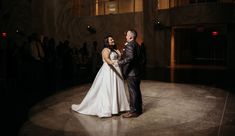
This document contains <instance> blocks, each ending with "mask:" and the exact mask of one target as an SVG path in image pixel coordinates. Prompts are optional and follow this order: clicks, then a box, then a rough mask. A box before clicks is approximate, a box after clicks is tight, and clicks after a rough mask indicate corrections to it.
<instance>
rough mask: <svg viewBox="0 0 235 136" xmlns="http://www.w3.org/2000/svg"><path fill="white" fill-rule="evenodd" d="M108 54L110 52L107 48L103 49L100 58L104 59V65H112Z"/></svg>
mask: <svg viewBox="0 0 235 136" xmlns="http://www.w3.org/2000/svg"><path fill="white" fill-rule="evenodd" d="M109 53H110V50H109V49H108V48H104V49H103V50H102V58H104V60H105V62H106V63H108V64H110V65H113V64H114V62H113V61H112V60H111V59H110V58H109Z"/></svg>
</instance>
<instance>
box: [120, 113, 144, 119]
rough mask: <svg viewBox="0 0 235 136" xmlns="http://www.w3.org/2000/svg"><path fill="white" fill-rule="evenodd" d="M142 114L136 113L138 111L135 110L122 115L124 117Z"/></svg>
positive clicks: (134, 116)
mask: <svg viewBox="0 0 235 136" xmlns="http://www.w3.org/2000/svg"><path fill="white" fill-rule="evenodd" d="M139 115H140V114H139V113H136V112H133V113H130V112H129V113H126V114H124V115H123V116H122V117H123V118H136V117H138V116H139Z"/></svg>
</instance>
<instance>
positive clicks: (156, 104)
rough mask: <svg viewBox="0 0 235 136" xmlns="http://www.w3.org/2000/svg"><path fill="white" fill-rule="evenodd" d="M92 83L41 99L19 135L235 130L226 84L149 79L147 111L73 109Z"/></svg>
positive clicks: (209, 134)
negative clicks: (130, 114)
mask: <svg viewBox="0 0 235 136" xmlns="http://www.w3.org/2000/svg"><path fill="white" fill-rule="evenodd" d="M90 86H91V83H86V84H80V85H78V86H73V87H71V88H67V89H64V90H63V91H60V92H57V93H55V94H53V95H51V96H49V97H47V98H45V99H44V100H41V101H40V102H38V103H37V104H35V105H34V106H32V108H31V109H30V111H29V113H28V114H29V115H28V116H29V117H28V120H26V121H25V123H24V124H23V125H22V127H21V128H20V131H19V136H234V135H235V96H234V93H233V92H231V90H230V91H228V90H227V89H224V88H220V87H213V86H210V85H203V84H198V83H197V84H194V83H172V82H165V81H163V80H162V81H159V80H143V81H142V83H141V90H142V96H143V108H144V111H143V114H142V115H141V116H139V117H138V118H130V119H129V118H128V119H126V118H122V117H121V116H113V117H110V118H98V117H96V116H87V115H82V114H78V113H75V112H73V111H71V110H70V106H71V104H73V103H80V102H81V101H82V99H83V98H84V96H85V95H86V93H87V91H88V89H89V88H90Z"/></svg>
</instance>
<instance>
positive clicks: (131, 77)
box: [117, 30, 142, 118]
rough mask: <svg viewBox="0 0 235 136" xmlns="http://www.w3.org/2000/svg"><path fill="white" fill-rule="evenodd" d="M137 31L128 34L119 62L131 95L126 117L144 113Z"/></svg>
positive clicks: (130, 31) (124, 115)
mask: <svg viewBox="0 0 235 136" xmlns="http://www.w3.org/2000/svg"><path fill="white" fill-rule="evenodd" d="M136 37H137V32H136V31H135V30H129V31H127V34H126V40H127V42H126V44H125V47H124V49H123V55H122V58H121V59H120V60H119V61H118V62H117V63H118V65H119V66H121V67H122V73H123V77H124V79H125V80H126V81H127V85H128V90H129V96H130V112H127V113H125V114H123V117H124V118H131V117H138V116H139V115H140V114H142V96H141V91H140V81H141V80H140V79H141V78H140V75H141V66H140V63H139V61H138V58H139V57H138V47H139V44H138V43H137V42H136Z"/></svg>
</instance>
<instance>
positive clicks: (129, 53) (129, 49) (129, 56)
mask: <svg viewBox="0 0 235 136" xmlns="http://www.w3.org/2000/svg"><path fill="white" fill-rule="evenodd" d="M125 52H126V54H125V56H124V58H123V59H121V60H119V61H118V64H119V65H125V64H127V63H131V62H132V60H133V59H134V46H133V44H131V45H126V47H125Z"/></svg>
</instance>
